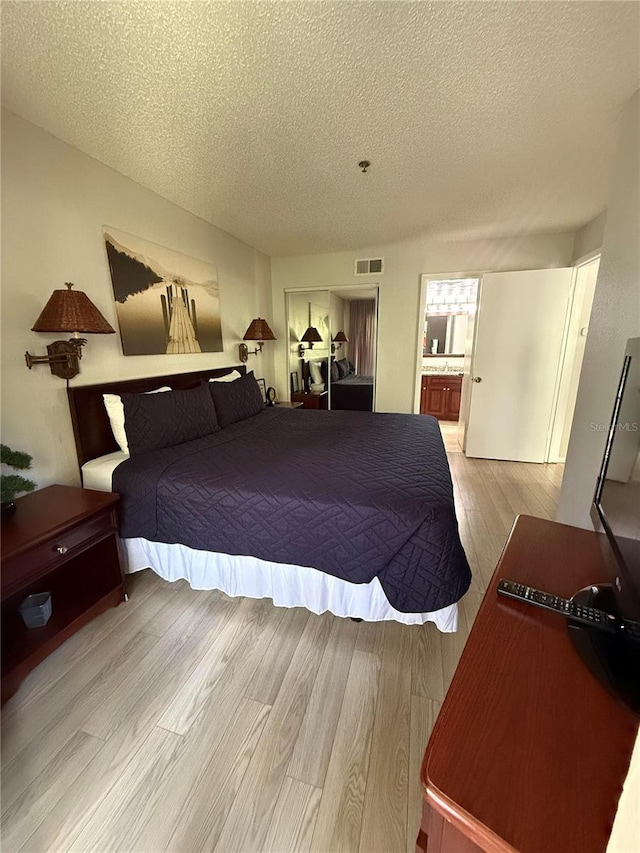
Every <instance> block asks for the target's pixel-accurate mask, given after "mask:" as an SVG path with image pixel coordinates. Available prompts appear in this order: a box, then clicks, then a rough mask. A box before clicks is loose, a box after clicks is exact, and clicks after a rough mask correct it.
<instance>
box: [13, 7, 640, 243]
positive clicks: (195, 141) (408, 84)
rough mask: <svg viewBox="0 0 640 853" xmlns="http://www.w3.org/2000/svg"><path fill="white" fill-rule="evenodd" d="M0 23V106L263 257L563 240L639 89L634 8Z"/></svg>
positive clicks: (601, 185)
mask: <svg viewBox="0 0 640 853" xmlns="http://www.w3.org/2000/svg"><path fill="white" fill-rule="evenodd" d="M1 12H2V98H3V105H4V106H6V107H7V108H8V109H9V110H11V111H13V112H15V113H17V114H18V115H20V116H22V117H24V118H25V119H27V120H29V121H31V122H33V123H34V124H36V125H39V126H40V127H43V128H45V129H46V130H48V131H50V132H51V133H53V134H54V135H55V136H57V137H59V138H60V139H63V140H65V141H66V142H68V143H70V144H71V145H73V146H75V147H76V148H79V149H80V150H82V151H85V152H87V153H88V154H90V155H92V156H93V157H95V158H97V159H98V160H100V161H102V162H103V163H106V164H108V165H109V166H111V167H113V168H115V169H117V170H118V171H119V172H121V173H123V174H124V175H127V176H128V177H130V178H132V179H133V180H135V181H137V182H138V183H140V184H142V185H144V186H146V187H149V188H150V189H152V190H154V191H155V192H157V193H159V194H160V195H162V196H164V197H165V198H168V199H170V200H171V201H173V202H175V203H176V204H179V205H180V206H181V207H183V208H185V209H187V210H189V211H192V212H193V213H195V214H197V215H198V216H201V217H203V218H204V219H206V220H208V221H209V222H212V223H213V224H214V225H217V226H218V227H220V228H222V229H223V230H225V231H227V232H229V233H231V234H233V235H234V236H236V237H238V238H240V239H242V240H244V241H245V242H247V243H249V244H250V245H252V246H255V247H256V248H258V249H260V250H262V251H264V252H266V253H267V254H269V255H272V256H273V255H276V256H277V255H288V254H301V253H310V252H326V251H339V250H354V251H356V250H358V249H361V248H362V247H366V246H375V245H380V244H382V243H387V242H390V241H394V240H402V239H406V238H408V237H412V236H414V235H417V234H422V233H426V234H429V235H433V236H438V237H441V238H444V239H474V238H488V237H494V236H507V235H514V234H531V233H549V232H562V231H570V230H575V229H576V228H578V227H580V226H581V225H583V224H584V223H585V222H587V221H588V220H589V219H591V218H593V217H594V216H596V215H597V214H598V213H599V212H600V211H601V210H602V209H603V208H604V207H605V206H606V199H607V189H608V182H609V178H610V170H611V164H612V161H613V151H614V142H615V133H616V122H617V118H618V115H619V112H620V109H621V106H622V105H623V103H624V102H625V101H626V100H627V99H628V98H629V97H630V96H631V95H632V94H633V92H634V91H635V90H636V89H637V88H638V85H639V84H640V79H639V68H640V56H639V49H640V16H639V13H640V4H639V3H637V2H615V0H614V2H581V0H572V1H571V2H526V0H525V2H517V3H516V2H512V3H503V2H397V3H390V2H336V3H334V2H324V0H320V2H249V1H248V0H245V2H197V3H194V2H169V0H168V1H167V2H163V1H161V2H156V0H152V1H151V2H134V0H130V2H123V3H107V2H58V0H51V2H13V1H12V0H4V2H2V4H1ZM365 157H366V158H367V159H369V160H371V163H372V166H371V169H370V171H369V173H368V174H367V175H363V174H362V173H361V172H360V170H359V169H358V167H357V163H358V161H359V160H361V159H363V158H365Z"/></svg>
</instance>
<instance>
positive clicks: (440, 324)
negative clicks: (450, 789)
mask: <svg viewBox="0 0 640 853" xmlns="http://www.w3.org/2000/svg"><path fill="white" fill-rule="evenodd" d="M479 283H480V279H479V277H475V276H461V277H453V276H452V277H447V278H444V277H442V276H440V277H436V276H428V275H425V276H423V277H422V290H421V298H420V305H421V313H420V321H419V322H420V333H419V341H418V370H417V383H416V399H415V406H414V411H415V412H419V413H420V414H423V415H433V416H434V417H436V418H438V420H439V421H441V422H449V423H455V422H457V421H458V420H459V417H460V413H461V411H462V409H461V406H462V402H463V386H464V374H465V363H466V364H467V368H466V372H467V373H469V364H470V356H471V346H470V344H469V340H471V341H472V340H473V326H474V318H475V311H476V304H477V298H478V286H479Z"/></svg>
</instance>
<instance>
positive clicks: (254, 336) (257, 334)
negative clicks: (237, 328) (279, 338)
mask: <svg viewBox="0 0 640 853" xmlns="http://www.w3.org/2000/svg"><path fill="white" fill-rule="evenodd" d="M242 340H243V341H255V342H256V348H255V349H254V350H250V349H248V348H247V345H246V344H240V346H239V348H238V356H239V358H240V361H241V362H242V363H243V364H244V362H246V361H247V359H248V358H249V356H250V355H257V354H258V353H259V352H262V347H263V346H264V342H265V341H275V340H276V336H275V335H274V334H273V332H272V331H271V329H270V328H269V324H268V323H267V321H266V320H263V319H262V318H261V317H257V318H256V319H255V320H252V321H251V323H250V324H249V328H248V329H247V331H246V332H245V333H244V335H243V336H242Z"/></svg>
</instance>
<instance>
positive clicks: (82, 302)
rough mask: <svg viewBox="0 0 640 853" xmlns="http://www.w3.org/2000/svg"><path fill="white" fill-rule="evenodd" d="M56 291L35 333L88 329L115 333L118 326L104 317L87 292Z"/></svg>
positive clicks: (69, 284)
mask: <svg viewBox="0 0 640 853" xmlns="http://www.w3.org/2000/svg"><path fill="white" fill-rule="evenodd" d="M66 286H67V289H66V290H54V291H53V293H52V295H51V297H50V299H49V301H48V302H47V304H46V305H45V306H44V309H43V311H42V313H41V314H40V316H39V317H38V319H37V320H36V322H35V324H34V326H33V327H32V329H31V331H32V332H86V333H89V334H92V335H113V334H115V329H113V328H111V326H110V324H109V323H107V321H106V320H105V319H104V317H103V316H102V314H101V313H100V312H99V311H98V309H97V308H96V306H95V305H94V304H93V302H92V301H91V300H90V299H89V297H88V296H87V294H86V293H83V292H82V291H81V290H71V288H72V287H73V284H72V283H71V282H70V281H68V282H66Z"/></svg>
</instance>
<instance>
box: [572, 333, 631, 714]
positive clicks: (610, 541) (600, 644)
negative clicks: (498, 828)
mask: <svg viewBox="0 0 640 853" xmlns="http://www.w3.org/2000/svg"><path fill="white" fill-rule="evenodd" d="M592 428H596V429H598V428H602V429H604V430H606V431H607V440H606V443H605V450H604V455H603V458H602V463H601V465H600V471H599V474H598V479H597V483H596V489H595V494H594V497H593V504H592V509H591V517H592V520H593V522H594V527H595V529H596V532H597V534H598V537H599V540H600V545H601V549H602V553H603V556H604V560H605V562H606V564H607V566H608V569H609V573H610V576H611V584H603V585H600V586H597V587H596V586H594V587H591V588H588V589H587V590H582V591H581V592H580V593H578V594H577V596H574V598H578V597H580V598H581V603H584V604H587V605H589V606H591V607H598V608H600V609H602V610H606V611H607V612H609V613H613V614H614V615H615V616H616V617H617V618H618V619H619V620H620V626H621V629H620V631H619V632H618V634H617V635H616V637H614V638H611V637H610V636H602V635H600V636H596V634H594V633H591V632H587V633H586V634H585V632H582V633H580V632H579V631H577V630H576V629H575V628H574V629H573V630H572V631H571V634H572V639H573V640H574V643H575V645H576V647H577V649H578V651H579V652H580V654H581V656H582V657H583V659H584V660H585V661H586V662H587V664H588V665H589V667H590V668H591V669H592V671H593V672H594V673H595V674H596V675H597V676H598V677H599V678H600V679H601V681H603V682H604V683H605V684H606V686H607V687H608V688H609V689H610V690H611V691H612V692H613V693H615V694H616V695H617V696H618V697H619V698H621V699H622V700H623V701H624V702H625V704H627V705H629V707H631V708H632V709H633V710H635V711H636V712H640V338H631V339H629V341H628V342H627V348H626V351H625V355H624V360H623V364H622V372H621V375H620V379H619V382H618V387H617V390H616V396H615V402H614V407H613V414H612V417H611V421H610V423H609V424H605V425H602V427H600V425H598V424H593V425H592Z"/></svg>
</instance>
